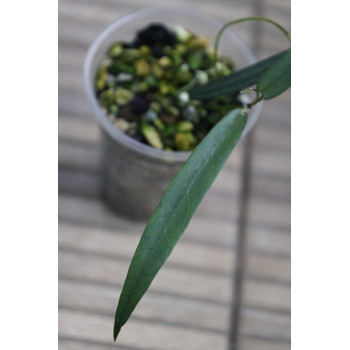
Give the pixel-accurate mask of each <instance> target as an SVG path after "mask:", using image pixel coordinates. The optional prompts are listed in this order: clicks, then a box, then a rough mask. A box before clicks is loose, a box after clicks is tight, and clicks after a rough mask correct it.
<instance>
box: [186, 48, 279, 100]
mask: <svg viewBox="0 0 350 350" xmlns="http://www.w3.org/2000/svg"><path fill="white" fill-rule="evenodd" d="M285 52H286V51H283V52H280V53H278V54H276V55H274V56H271V57H268V58H266V59H265V60H262V61H259V62H257V63H255V64H252V65H250V66H248V67H246V68H243V69H241V70H238V71H236V72H234V73H232V74H229V75H227V76H225V77H223V78H219V79H216V80H212V81H210V82H209V83H207V84H205V85H203V86H200V87H196V88H193V89H192V90H190V91H189V93H190V95H191V98H193V99H198V100H204V99H209V98H213V97H215V96H220V95H225V94H234V93H236V92H239V91H241V90H242V89H245V88H248V87H250V86H252V85H255V84H256V83H257V82H258V80H259V79H260V77H261V76H262V75H263V74H264V73H265V72H266V71H267V70H268V69H269V68H270V67H271V66H273V65H274V64H275V63H276V62H278V61H279V60H280V59H281V57H283V55H284V54H285Z"/></svg>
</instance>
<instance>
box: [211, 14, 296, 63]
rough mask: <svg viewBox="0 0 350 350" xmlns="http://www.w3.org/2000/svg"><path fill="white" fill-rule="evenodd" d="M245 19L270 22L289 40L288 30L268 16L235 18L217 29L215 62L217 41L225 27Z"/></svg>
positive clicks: (216, 50)
mask: <svg viewBox="0 0 350 350" xmlns="http://www.w3.org/2000/svg"><path fill="white" fill-rule="evenodd" d="M246 21H262V22H268V23H271V24H273V25H274V26H275V27H277V28H278V29H280V30H281V31H282V32H283V34H284V35H285V36H286V37H287V38H288V40H289V41H291V38H290V34H289V33H288V31H287V30H286V29H285V28H283V27H282V26H281V25H280V24H279V23H277V22H275V21H273V20H271V19H269V18H266V17H259V16H250V17H244V18H240V19H236V20H234V21H231V22H228V23H226V24H225V25H224V26H223V27H222V28H221V29H220V30H219V32H218V34H217V35H216V38H215V45H214V62H216V60H217V53H218V47H219V42H220V39H221V36H222V34H223V32H224V31H225V29H227V28H228V27H230V26H231V25H233V24H236V23H241V22H246Z"/></svg>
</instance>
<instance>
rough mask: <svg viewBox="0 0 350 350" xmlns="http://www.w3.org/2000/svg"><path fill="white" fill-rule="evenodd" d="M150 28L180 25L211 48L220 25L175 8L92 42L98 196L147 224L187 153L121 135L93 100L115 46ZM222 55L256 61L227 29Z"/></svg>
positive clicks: (145, 13) (90, 84) (89, 85)
mask: <svg viewBox="0 0 350 350" xmlns="http://www.w3.org/2000/svg"><path fill="white" fill-rule="evenodd" d="M151 23H162V24H164V25H166V26H167V27H168V28H169V29H172V28H174V27H175V26H176V25H182V26H183V27H185V28H188V29H190V30H191V31H193V32H194V33H195V34H196V35H201V36H206V37H208V38H210V39H211V42H212V44H213V43H214V40H215V36H216V34H217V32H218V31H219V29H220V28H221V27H222V25H223V24H222V23H219V22H217V21H215V20H213V19H211V18H208V17H206V16H203V15H201V14H198V13H194V12H189V11H187V10H179V9H177V8H169V7H162V8H150V9H146V10H141V11H138V12H135V13H133V14H130V15H127V16H125V17H122V18H120V19H118V20H116V21H115V22H113V23H112V24H111V25H110V26H109V27H107V28H106V29H105V30H104V31H103V32H102V33H101V34H100V36H99V37H98V38H97V39H96V40H95V41H94V42H93V43H92V45H91V46H90V48H89V51H88V53H87V56H86V59H85V65H84V80H85V81H84V83H85V90H86V94H87V97H88V101H89V103H90V105H91V108H92V110H93V112H94V115H95V117H96V120H97V122H98V123H99V125H100V128H101V131H102V163H101V176H102V189H101V190H102V197H103V198H104V200H105V201H106V203H107V204H108V205H109V206H110V207H111V209H112V210H113V211H114V212H115V213H117V214H120V215H123V216H127V217H129V218H132V219H148V218H149V217H150V215H151V214H152V213H153V211H154V210H155V208H156V207H157V205H158V203H159V200H160V198H161V196H162V194H163V192H164V190H165V188H166V186H167V185H168V184H169V183H170V181H171V179H172V178H173V177H174V175H175V173H176V172H177V170H178V169H179V168H180V167H181V166H182V164H183V163H184V162H185V161H186V159H187V158H188V156H189V155H190V152H179V151H176V152H175V151H174V152H169V151H163V150H158V149H155V148H153V147H151V146H148V145H146V144H143V143H140V142H138V141H136V140H134V139H133V138H131V137H129V136H127V135H126V134H124V133H123V132H122V131H120V130H119V129H118V128H117V127H116V126H115V125H114V124H113V123H112V122H111V121H110V120H109V118H108V117H107V116H106V115H105V114H104V113H103V112H102V111H101V108H100V106H99V104H98V101H97V99H96V97H95V91H94V81H95V75H96V71H97V68H98V66H99V64H100V63H101V61H102V60H103V59H104V58H105V57H106V52H107V50H108V48H109V47H110V45H111V44H112V43H114V42H116V41H125V42H128V41H131V40H133V38H134V36H135V34H136V32H137V31H138V30H140V29H143V28H144V27H146V26H147V25H149V24H151ZM219 49H220V52H221V53H222V54H223V55H225V56H229V57H231V58H232V60H233V62H234V64H235V67H236V69H240V68H243V67H245V66H248V65H250V64H252V63H254V62H256V60H255V58H254V56H253V54H252V53H251V51H250V50H249V48H248V47H247V46H246V45H245V44H244V42H243V41H242V40H241V39H240V38H239V37H238V36H237V35H236V34H235V33H234V32H233V31H232V30H231V29H230V28H229V29H227V30H226V31H225V32H224V34H223V36H222V38H221V41H220V46H219ZM260 110H261V104H258V105H256V106H255V107H254V108H252V110H251V111H250V113H249V118H248V122H247V125H246V127H245V130H244V132H243V135H246V134H247V133H248V132H249V131H250V130H251V128H252V127H253V126H254V124H255V123H256V121H257V119H258V117H259V114H260Z"/></svg>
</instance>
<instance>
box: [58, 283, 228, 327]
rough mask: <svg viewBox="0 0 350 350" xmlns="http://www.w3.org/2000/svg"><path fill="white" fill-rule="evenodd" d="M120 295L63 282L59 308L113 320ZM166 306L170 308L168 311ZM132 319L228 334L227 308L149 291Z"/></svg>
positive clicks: (102, 288)
mask: <svg viewBox="0 0 350 350" xmlns="http://www.w3.org/2000/svg"><path fill="white" fill-rule="evenodd" d="M120 292H121V290H120V288H117V287H115V288H112V287H110V286H105V285H98V284H93V283H81V282H76V281H71V280H64V279H62V280H61V282H60V285H59V300H58V302H59V307H60V308H62V309H68V310H76V311H85V312H90V313H96V314H105V315H107V316H112V317H113V316H114V312H115V308H116V306H117V300H118V296H119V294H120ZM169 305H173V307H172V308H171V309H169ZM132 319H135V320H141V321H145V322H147V321H149V322H151V323H152V322H155V323H164V324H169V325H170V326H181V327H184V328H186V327H187V328H193V329H199V330H202V331H208V332H210V333H219V334H225V333H227V332H228V320H229V309H228V308H227V307H226V305H220V304H213V303H212V304H210V303H207V302H205V301H202V300H196V299H184V298H183V299H180V298H177V297H174V296H172V295H166V294H163V295H160V294H155V293H152V291H150V292H149V293H147V294H146V295H145V296H144V298H143V299H142V303H140V304H139V305H138V306H137V308H136V309H135V312H134V313H133V315H132Z"/></svg>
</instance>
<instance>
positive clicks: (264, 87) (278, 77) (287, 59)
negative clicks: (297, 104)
mask: <svg viewBox="0 0 350 350" xmlns="http://www.w3.org/2000/svg"><path fill="white" fill-rule="evenodd" d="M290 76H291V49H290V48H289V50H287V51H286V53H285V54H284V55H283V56H282V58H281V59H280V60H279V61H278V62H276V63H275V64H274V65H273V66H271V67H270V68H269V69H268V70H267V71H266V72H265V73H264V74H263V75H262V76H261V78H260V79H259V81H258V85H257V89H258V90H261V91H262V92H263V94H264V99H265V100H268V99H270V98H273V97H276V96H278V95H279V94H281V93H282V92H284V91H285V90H287V89H288V88H289V87H290V81H291V78H290Z"/></svg>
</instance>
